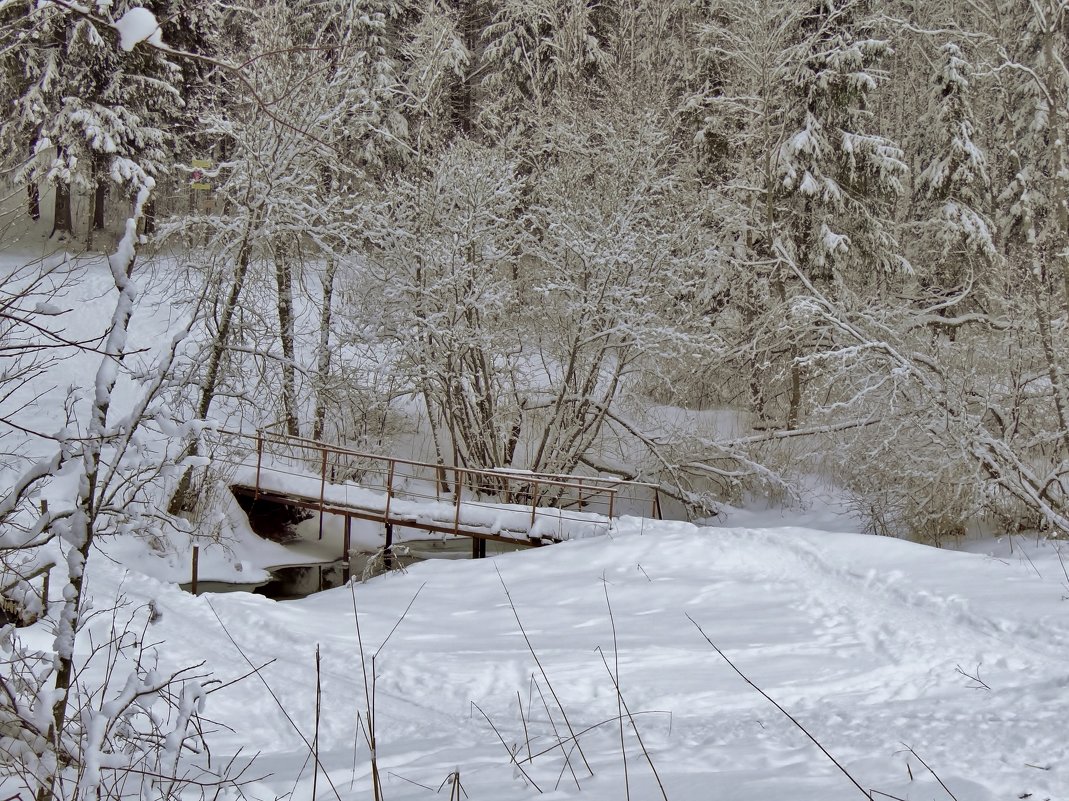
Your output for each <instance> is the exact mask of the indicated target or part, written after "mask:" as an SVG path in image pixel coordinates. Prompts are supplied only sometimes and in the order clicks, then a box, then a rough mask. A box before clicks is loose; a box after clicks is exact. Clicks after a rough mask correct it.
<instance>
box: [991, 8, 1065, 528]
mask: <svg viewBox="0 0 1069 801" xmlns="http://www.w3.org/2000/svg"><path fill="white" fill-rule="evenodd" d="M1014 20H1015V22H1016V23H1017V24H1016V25H1015V26H1014V29H1015V30H1020V31H1023V34H1022V35H1021V36H1019V37H1016V38H1015V39H1014V40H1012V41H1009V42H1006V43H1005V46H1004V47H1003V48H1002V51H1001V52H1002V55H1003V58H1004V61H1003V64H1002V72H1003V73H1004V74H1008V75H1009V76H1011V80H1012V89H1013V94H1012V95H1011V97H1012V100H1013V102H1012V104H1011V107H1010V111H1009V114H1008V123H1009V124H1010V126H1011V130H1012V135H1013V144H1012V146H1011V147H1010V149H1009V152H1008V154H1007V160H1008V162H1009V164H1010V165H1011V169H1012V171H1013V174H1012V178H1011V180H1010V182H1009V185H1008V186H1006V187H1005V188H1004V189H1003V191H1002V193H1001V194H1000V196H999V205H998V219H999V223H1000V225H1001V227H1002V230H1003V234H1004V237H1005V242H1006V245H1005V249H1006V254H1007V258H1008V260H1009V264H1010V268H1011V275H1012V276H1013V277H1014V280H1015V281H1017V282H1019V283H1020V285H1021V286H1022V288H1023V289H1024V293H1022V296H1021V297H1020V298H1019V301H1020V304H1021V305H1020V308H1019V310H1016V314H1015V316H1016V317H1018V319H1019V320H1020V321H1021V323H1022V330H1021V334H1022V337H1023V340H1022V344H1024V345H1026V346H1031V343H1032V342H1034V341H1036V340H1038V344H1039V349H1038V353H1037V358H1036V367H1037V368H1038V369H1039V371H1040V372H1041V374H1042V375H1043V376H1044V378H1045V386H1044V387H1041V388H1038V389H1037V390H1035V391H1034V393H1033V394H1034V395H1035V400H1036V401H1037V404H1036V405H1035V406H1034V407H1033V415H1034V420H1035V421H1036V422H1038V423H1039V425H1040V431H1041V432H1042V433H1040V434H1039V435H1038V437H1037V438H1036V439H1035V440H1034V444H1033V447H1031V448H1029V451H1028V453H1027V454H1021V459H1022V461H1023V462H1024V463H1026V464H1029V465H1030V469H1031V470H1034V473H1035V475H1034V477H1033V480H1034V482H1035V483H1036V484H1037V486H1035V487H1034V494H1035V495H1036V496H1037V497H1036V498H1032V499H1030V500H1032V501H1033V503H1034V501H1035V500H1037V499H1038V500H1039V501H1041V502H1042V504H1045V505H1049V507H1050V508H1051V509H1053V510H1055V511H1057V512H1058V513H1059V514H1061V515H1063V516H1064V515H1065V513H1066V510H1067V509H1069V384H1067V378H1066V370H1067V369H1069V361H1067V359H1066V349H1065V348H1064V347H1063V346H1062V343H1064V341H1065V337H1066V326H1067V325H1069V139H1067V137H1069V72H1067V68H1069V55H1067V54H1069V9H1066V7H1065V4H1064V3H1061V2H1056V1H1055V0H1043V1H1042V2H1036V3H1032V4H1029V5H1028V6H1027V7H1024V8H1020V9H1016V10H1015V12H1014ZM1029 349H1030V350H1031V347H1029ZM1040 421H1041V422H1040ZM999 478H1000V479H1001V478H1002V477H1001V476H999ZM1029 483H1031V481H1030V482H1029ZM1011 491H1012V490H1011ZM1046 516H1047V517H1048V518H1049V515H1046Z"/></svg>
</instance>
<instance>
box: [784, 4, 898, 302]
mask: <svg viewBox="0 0 1069 801" xmlns="http://www.w3.org/2000/svg"><path fill="white" fill-rule="evenodd" d="M869 5H870V4H869V2H868V0H814V2H810V3H808V4H806V5H805V7H804V11H803V13H802V14H800V15H799V16H798V18H797V25H796V28H795V30H794V31H793V35H794V36H796V37H797V38H798V41H797V43H796V44H794V45H793V46H792V47H791V48H790V50H789V53H788V60H787V64H788V68H787V70H785V71H784V72H783V73H782V74H781V78H782V79H783V80H784V81H785V83H786V85H787V93H788V94H787V98H786V99H787V102H788V105H787V112H786V119H785V128H786V130H785V136H784V141H783V143H782V145H781V146H780V148H779V154H778V155H779V163H778V169H779V171H780V174H781V176H782V184H783V185H782V189H781V192H780V197H781V199H782V200H783V201H784V212H783V219H782V223H783V231H782V234H781V237H780V242H781V244H782V246H783V247H784V249H785V250H786V251H787V252H788V253H789V254H791V256H792V258H793V259H794V260H795V261H796V262H797V264H799V265H800V266H801V267H802V268H803V269H804V270H805V272H806V275H808V276H810V277H812V278H813V279H814V280H816V281H820V282H823V283H827V282H832V281H833V280H838V281H843V282H845V283H847V284H848V285H851V286H855V287H861V286H878V285H879V284H880V283H881V280H882V281H884V282H885V281H886V279H887V277H888V276H891V275H894V274H896V273H899V272H901V271H903V270H907V269H908V264H907V263H906V262H905V260H904V259H903V258H902V256H901V254H900V252H899V248H898V244H897V241H896V240H895V237H894V233H893V229H894V227H893V224H892V220H893V215H892V211H893V204H894V202H895V200H896V199H897V197H898V196H899V195H900V194H901V192H902V191H903V188H904V187H903V179H904V178H905V175H906V165H905V164H904V163H903V161H902V151H901V150H900V149H899V148H898V147H897V146H896V145H895V144H894V143H893V142H892V141H890V140H889V139H887V138H886V137H884V136H881V135H880V134H879V133H878V127H877V125H876V121H875V120H874V119H873V115H872V113H871V111H870V110H869V104H870V99H871V96H872V94H873V93H874V92H875V91H876V89H877V86H878V84H879V82H880V81H882V80H884V79H885V78H886V76H885V74H884V73H883V72H881V71H880V62H881V60H882V58H883V57H884V56H885V55H886V54H887V52H888V47H889V46H888V43H887V42H886V41H885V40H884V39H880V38H877V36H876V31H875V30H874V24H873V23H872V22H871V21H870V20H869V19H868V18H867V14H868V13H869Z"/></svg>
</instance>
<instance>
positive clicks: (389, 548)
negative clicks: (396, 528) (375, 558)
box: [382, 520, 393, 570]
mask: <svg viewBox="0 0 1069 801" xmlns="http://www.w3.org/2000/svg"><path fill="white" fill-rule="evenodd" d="M385 526H386V546H385V547H384V548H383V549H382V566H383V567H385V568H386V569H387V570H393V523H391V522H390V521H389V520H387V521H386V523H385Z"/></svg>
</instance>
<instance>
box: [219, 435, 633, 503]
mask: <svg viewBox="0 0 1069 801" xmlns="http://www.w3.org/2000/svg"><path fill="white" fill-rule="evenodd" d="M214 432H215V433H218V434H223V435H227V436H234V437H241V438H243V439H248V440H250V441H252V442H256V441H257V440H262V441H263V442H265V443H267V444H273V445H288V446H290V447H297V448H304V449H308V450H313V451H316V452H323V451H325V452H327V453H336V454H339V455H346V456H356V457H359V458H361V459H371V460H373V461H378V462H390V461H392V462H394V463H395V464H403V465H408V466H410V467H422V468H428V469H433V470H437V469H438V468H439V467H442V465H438V464H436V463H433V462H419V461H416V460H413V459H402V458H395V457H392V456H382V455H380V454H375V453H367V452H364V451H356V450H352V449H350V448H344V447H342V446H338V445H328V444H326V443H321V442H317V441H316V440H310V439H306V438H304V437H291V436H283V435H279V434H272V435H267V436H263V435H261V436H257V435H256V434H248V433H246V432H243V431H233V430H230V429H222V428H220V429H214ZM446 468H447V469H448V470H449V471H450V472H454V473H463V474H464V475H466V476H474V477H482V478H495V479H498V480H500V479H502V478H503V479H505V480H506V481H508V480H512V481H516V482H519V483H521V484H532V483H534V482H537V483H538V484H539V485H541V486H547V487H557V488H564V489H584V490H587V489H590V490H593V489H594V488H592V487H590V485H589V484H588V483H587V482H590V481H598V482H599V483H604V482H606V481H609V479H600V478H595V477H589V478H588V477H587V476H582V477H581V478H582V481H581V482H580V481H576V479H578V478H580V477H579V476H570V477H568V476H564V478H571V479H572V480H571V481H562V480H561V478H562V476H561V474H559V473H545V474H543V473H526V472H523V473H521V472H512V471H508V470H502V469H497V470H487V469H482V468H473V467H456V466H449V465H446ZM627 484H636V485H638V484H639V482H622V481H619V480H616V482H615V486H602V487H598V488H597V490H598V491H599V492H617V489H616V487H617V486H626V485H627ZM649 486H654V485H652V484H651V485H649Z"/></svg>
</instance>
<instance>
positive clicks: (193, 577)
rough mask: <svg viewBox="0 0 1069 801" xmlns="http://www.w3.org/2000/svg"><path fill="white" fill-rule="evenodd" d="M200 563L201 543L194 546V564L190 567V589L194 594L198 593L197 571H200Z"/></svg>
mask: <svg viewBox="0 0 1069 801" xmlns="http://www.w3.org/2000/svg"><path fill="white" fill-rule="evenodd" d="M199 563H200V546H199V545H194V546H193V565H192V567H191V569H190V574H191V575H190V582H189V584H190V587H189V591H190V592H192V593H193V594H194V595H196V594H197V573H198V571H199Z"/></svg>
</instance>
